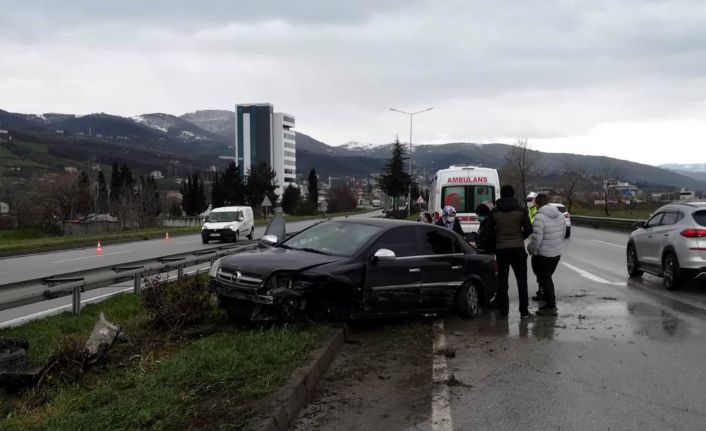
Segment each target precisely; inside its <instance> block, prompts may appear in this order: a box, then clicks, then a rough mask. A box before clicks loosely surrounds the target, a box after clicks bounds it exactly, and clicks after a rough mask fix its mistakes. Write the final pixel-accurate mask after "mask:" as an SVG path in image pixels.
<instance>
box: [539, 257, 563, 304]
mask: <svg viewBox="0 0 706 431" xmlns="http://www.w3.org/2000/svg"><path fill="white" fill-rule="evenodd" d="M559 259H561V256H556V257H546V256H532V269H534V272H535V274H536V275H537V283H539V290H541V291H542V292H543V294H544V300H545V304H544V305H545V306H547V307H556V292H555V291H554V280H552V275H554V271H556V267H557V265H559Z"/></svg>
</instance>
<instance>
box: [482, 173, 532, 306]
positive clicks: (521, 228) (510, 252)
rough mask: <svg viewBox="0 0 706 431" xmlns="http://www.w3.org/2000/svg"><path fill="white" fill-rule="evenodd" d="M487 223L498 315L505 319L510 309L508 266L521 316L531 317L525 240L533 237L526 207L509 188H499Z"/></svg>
mask: <svg viewBox="0 0 706 431" xmlns="http://www.w3.org/2000/svg"><path fill="white" fill-rule="evenodd" d="M490 220H491V221H492V225H493V227H494V230H495V256H496V258H497V261H498V293H497V295H496V298H497V306H498V308H499V309H500V316H501V317H503V318H506V317H507V315H508V313H509V310H510V300H509V298H508V295H507V293H508V292H507V291H508V278H509V277H510V267H512V272H514V273H515V279H516V280H517V293H518V295H519V297H520V317H521V318H522V319H526V318H529V317H530V312H529V308H528V307H529V299H528V298H527V251H526V250H525V239H527V238H528V237H529V236H530V235H531V234H532V223H530V219H529V214H528V213H527V210H526V209H525V208H522V207H521V206H520V204H519V203H518V202H517V200H516V199H515V189H514V188H512V186H508V185H505V186H502V187H501V188H500V199H498V200H497V202H496V203H495V209H494V210H493V213H492V214H491V217H490Z"/></svg>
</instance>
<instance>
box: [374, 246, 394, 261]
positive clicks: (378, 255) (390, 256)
mask: <svg viewBox="0 0 706 431" xmlns="http://www.w3.org/2000/svg"><path fill="white" fill-rule="evenodd" d="M373 259H374V260H376V261H383V260H395V259H397V256H396V255H395V252H394V251H392V250H388V249H386V248H381V249H380V250H378V251H376V252H375V254H374V255H373Z"/></svg>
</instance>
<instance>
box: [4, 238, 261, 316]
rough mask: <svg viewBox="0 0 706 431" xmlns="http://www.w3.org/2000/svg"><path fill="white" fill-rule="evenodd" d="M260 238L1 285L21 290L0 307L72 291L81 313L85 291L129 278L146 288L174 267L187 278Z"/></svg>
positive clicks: (139, 288)
mask: <svg viewBox="0 0 706 431" xmlns="http://www.w3.org/2000/svg"><path fill="white" fill-rule="evenodd" d="M257 246H258V241H247V242H246V241H243V242H242V243H239V244H233V245H228V246H223V247H218V248H213V249H208V250H198V251H193V252H188V253H180V254H175V255H170V256H164V257H159V258H154V259H148V260H142V261H136V262H129V263H124V264H120V265H111V266H106V267H101V268H94V269H91V270H87V271H81V272H75V273H67V274H58V275H55V276H51V277H44V278H41V279H35V280H28V281H23V282H19V283H12V284H6V285H2V286H0V291H8V290H19V291H20V292H21V293H20V294H18V295H15V297H14V298H13V299H12V300H10V301H8V300H4V301H3V303H0V309H7V308H11V307H13V306H17V305H20V304H27V303H33V302H41V301H43V300H45V299H50V298H52V297H54V296H56V295H57V294H62V293H71V295H72V297H73V298H72V311H73V313H74V314H79V313H80V312H81V293H82V292H85V291H87V290H92V289H97V288H100V287H106V286H111V285H113V284H117V283H121V282H124V281H127V280H133V281H134V289H133V292H134V293H135V294H139V293H140V292H141V291H142V284H143V282H144V277H147V276H149V275H155V274H161V273H164V272H168V271H170V270H174V269H176V270H177V277H178V278H180V279H181V278H183V277H184V268H187V267H190V266H194V265H198V264H201V263H204V262H211V263H212V262H214V261H215V260H216V259H218V258H220V257H223V256H227V255H230V254H233V253H237V252H240V251H245V250H251V249H255V248H257Z"/></svg>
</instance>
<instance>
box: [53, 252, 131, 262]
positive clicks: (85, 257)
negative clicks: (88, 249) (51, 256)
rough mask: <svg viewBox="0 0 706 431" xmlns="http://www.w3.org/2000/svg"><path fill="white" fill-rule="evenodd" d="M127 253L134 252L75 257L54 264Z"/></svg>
mask: <svg viewBox="0 0 706 431" xmlns="http://www.w3.org/2000/svg"><path fill="white" fill-rule="evenodd" d="M125 253H132V250H125V251H116V252H113V253H105V254H103V255H100V256H99V255H95V256H84V257H75V258H73V259H64V260H55V261H54V262H52V263H64V262H74V261H77V260H84V259H95V258H97V257H104V256H113V255H116V254H125Z"/></svg>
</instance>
